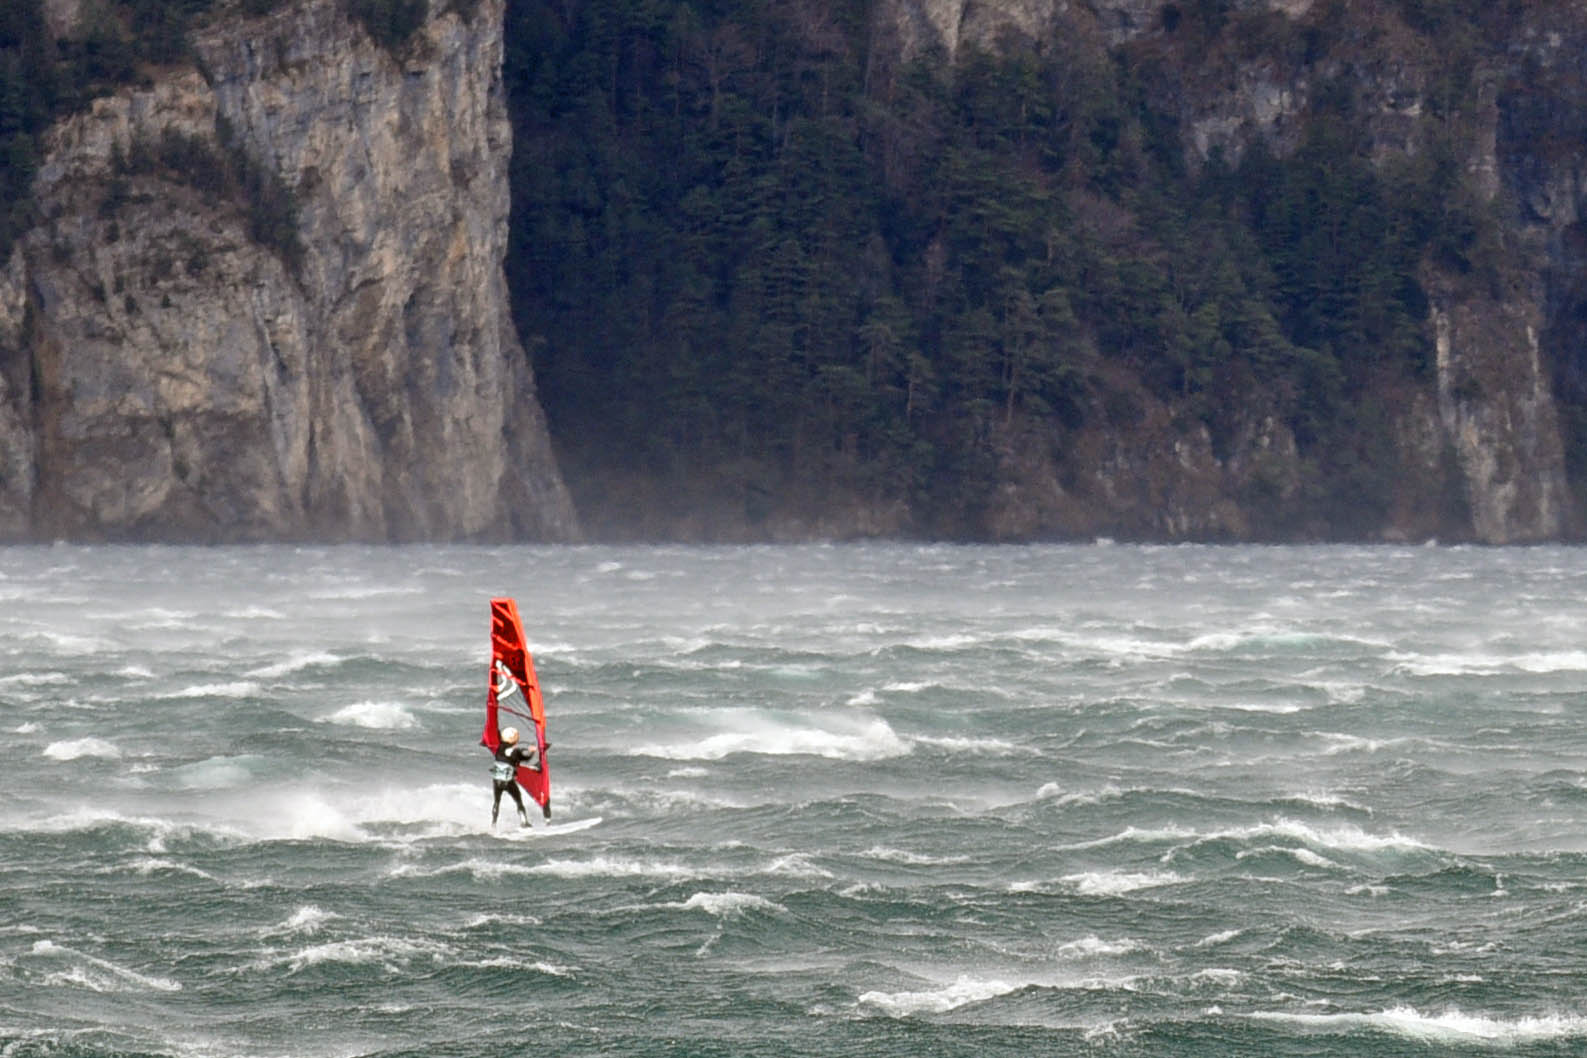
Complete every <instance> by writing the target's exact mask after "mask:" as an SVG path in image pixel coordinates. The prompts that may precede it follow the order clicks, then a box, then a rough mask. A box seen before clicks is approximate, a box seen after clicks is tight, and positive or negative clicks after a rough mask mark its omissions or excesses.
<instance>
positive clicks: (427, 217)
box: [0, 0, 578, 541]
mask: <svg viewBox="0 0 1587 1058" xmlns="http://www.w3.org/2000/svg"><path fill="white" fill-rule="evenodd" d="M434 7H435V10H434V11H433V12H432V15H431V18H430V19H429V21H428V22H427V23H425V24H424V25H423V26H422V27H421V28H420V30H419V32H418V33H417V34H416V35H415V37H414V38H413V39H412V40H411V41H410V42H409V44H408V45H407V46H406V47H405V48H404V49H402V50H401V51H400V52H398V53H397V54H392V53H388V52H387V51H385V50H383V49H382V48H380V47H378V46H376V45H375V44H374V43H373V42H372V41H371V40H370V39H369V38H368V36H367V35H366V34H365V33H364V32H363V30H362V29H361V28H360V27H359V26H357V25H356V24H355V23H352V22H350V21H349V20H348V19H347V18H346V16H345V15H344V14H343V10H342V5H341V4H340V3H338V2H337V0H300V2H298V3H292V4H288V5H286V6H284V7H283V8H282V9H280V10H279V11H277V12H275V13H273V14H271V15H269V16H267V17H265V18H262V19H254V20H246V19H243V18H241V17H240V16H239V15H237V14H236V13H235V12H231V13H228V12H224V11H223V12H221V13H219V14H218V15H217V17H216V18H215V19H214V20H213V21H212V22H211V23H210V24H209V25H208V26H207V27H206V28H203V29H202V30H200V31H198V32H197V33H196V39H195V42H194V43H195V46H196V51H197V54H198V57H199V67H200V69H201V70H202V74H201V73H200V70H198V69H177V70H169V71H165V73H164V75H163V76H160V77H157V78H155V79H154V81H153V83H152V86H150V87H147V88H143V89H139V90H131V91H125V92H122V93H120V94H118V95H116V96H113V97H109V98H104V99H100V100H98V101H96V102H95V103H94V105H93V106H92V108H91V109H90V110H89V111H88V112H87V113H84V114H81V115H78V116H75V117H73V118H71V119H69V120H67V121H65V122H62V123H61V124H59V125H58V126H57V127H56V128H55V129H53V130H52V133H51V136H50V139H49V141H48V143H47V144H46V148H47V157H46V163H45V165H44V166H43V167H42V169H41V171H40V173H39V176H38V179H37V182H36V185H35V192H36V196H37V199H38V203H39V214H40V216H41V217H42V218H43V220H42V222H41V223H40V224H39V225H38V226H37V227H36V228H35V229H34V230H32V231H30V232H28V233H27V234H26V235H25V236H24V238H23V239H22V240H20V243H19V245H18V246H17V248H16V251H15V252H14V253H13V255H12V258H11V260H10V261H9V262H7V264H6V267H5V270H4V272H3V273H0V443H3V444H4V449H3V451H4V459H3V460H0V537H3V538H7V539H26V538H55V537H66V538H82V539H97V538H112V539H119V538H132V539H136V538H144V537H158V538H163V539H171V538H177V539H192V540H205V541H220V540H250V539H283V538H307V537H313V538H320V539H356V540H377V541H379V540H421V539H422V540H440V539H474V538H492V539H500V538H532V539H544V540H565V539H570V538H572V537H574V536H576V535H577V531H578V530H577V523H576V520H575V517H574V514H573V510H572V506H571V503H570V501H569V499H568V496H567V493H566V490H565V488H564V487H563V484H562V481H561V477H560V474H559V472H558V470H557V467H556V464H555V461H554V458H553V456H552V454H551V449H550V443H549V438H548V436H547V432H546V426H545V421H544V416H543V414H542V412H541V410H540V408H539V405H538V402H537V400H536V398H535V392H534V384H533V379H532V377H531V374H530V370H529V367H528V363H527V360H526V358H525V356H524V354H523V351H522V349H521V348H520V346H519V343H518V339H517V337H516V335H515V333H514V331H513V328H512V325H511V319H510V315H509V312H508V306H507V296H506V288H505V280H504V277H503V273H502V259H503V255H504V252H505V247H506V239H507V209H508V196H507V187H506V178H505V177H506V165H507V161H508V152H509V150H510V131H509V126H508V124H507V119H506V113H505V106H504V98H503V93H502V86H501V58H502V39H501V22H502V14H503V12H502V0H480V2H479V3H478V4H477V5H473V11H472V14H471V17H469V18H467V19H464V18H462V17H460V16H459V15H458V14H457V13H455V12H453V11H451V10H450V9H443V5H439V4H437V5H434ZM288 196H290V199H289V198H288ZM289 201H290V202H295V209H291V208H288V207H287V205H285V203H288V202H289Z"/></svg>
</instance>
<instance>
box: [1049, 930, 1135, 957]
mask: <svg viewBox="0 0 1587 1058" xmlns="http://www.w3.org/2000/svg"><path fill="white" fill-rule="evenodd" d="M1140 950H1141V942H1140V941H1137V940H1131V939H1130V938H1128V937H1122V938H1120V939H1119V940H1103V939H1102V938H1101V937H1098V936H1096V935H1095V934H1093V935H1091V936H1089V937H1081V938H1080V939H1079V940H1072V941H1069V942H1068V943H1067V944H1060V945H1059V946H1058V954H1059V956H1061V957H1062V958H1065V959H1083V958H1089V957H1091V956H1096V955H1127V954H1128V953H1130V952H1132V951H1140Z"/></svg>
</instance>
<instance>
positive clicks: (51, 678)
mask: <svg viewBox="0 0 1587 1058" xmlns="http://www.w3.org/2000/svg"><path fill="white" fill-rule="evenodd" d="M70 682H71V677H70V676H68V675H66V673H64V672H18V673H15V674H13V675H10V676H0V687H59V686H60V685H61V684H63V683H70Z"/></svg>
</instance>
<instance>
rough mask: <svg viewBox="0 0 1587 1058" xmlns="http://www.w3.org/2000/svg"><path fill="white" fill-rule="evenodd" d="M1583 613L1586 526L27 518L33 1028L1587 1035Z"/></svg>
mask: <svg viewBox="0 0 1587 1058" xmlns="http://www.w3.org/2000/svg"><path fill="white" fill-rule="evenodd" d="M493 594H510V595H513V596H515V597H516V598H517V599H518V602H519V606H520V609H521V611H522V613H523V616H524V621H525V624H526V626H527V628H528V633H529V638H530V641H531V645H532V646H533V648H534V649H535V652H536V657H537V661H538V664H539V670H540V675H541V679H542V682H543V684H544V686H545V689H546V694H547V702H548V713H549V717H550V735H551V739H552V741H553V743H554V744H555V745H554V748H553V749H552V751H551V762H552V766H553V769H554V787H555V788H554V798H555V800H554V808H555V817H554V819H553V825H552V826H551V827H549V828H547V827H541V826H537V827H536V828H534V829H532V830H530V831H527V832H520V831H518V830H517V828H516V827H515V826H513V827H509V826H507V825H506V823H505V820H506V818H507V817H508V816H509V814H510V813H509V812H504V813H503V819H504V823H503V826H502V827H501V828H500V829H498V830H496V831H495V832H492V830H491V828H490V826H489V796H490V795H489V789H490V786H489V775H488V767H487V761H488V758H487V755H486V754H485V752H484V751H483V750H482V749H480V748H479V747H478V745H477V740H478V737H479V733H480V727H481V722H482V719H483V697H484V689H485V680H486V649H487V647H486V633H487V619H488V618H487V605H486V604H487V600H488V599H489V597H490V596H491V595H493ZM1584 629H1587V552H1583V551H1579V550H1573V549H1565V548H1559V549H1555V548H1538V549H1527V550H1476V549H1470V550H1468V549H1439V548H1375V549H1361V548H1316V549H1304V548H1193V547H1184V548H1140V547H1124V546H1105V545H1103V546H1088V547H1028V548H976V547H912V546H899V545H895V546H855V547H801V548H743V549H683V548H678V549H668V548H650V549H643V548H634V549H617V548H612V549H603V548H568V549H536V548H499V549H490V548H406V549H359V548H323V549H292V548H249V549H218V550H216V549H193V550H187V549H165V548H152V549H132V548H75V547H55V548H34V549H9V550H0V744H3V746H4V750H5V760H6V768H5V770H4V772H3V776H4V777H3V778H0V1055H5V1056H68V1055H70V1056H91V1055H94V1056H97V1055H217V1056H232V1055H238V1056H249V1058H256V1056H257V1058H263V1056H277V1055H291V1056H305V1058H320V1056H325V1058H331V1056H335V1058H343V1056H352V1055H387V1056H389V1055H414V1056H419V1055H498V1054H506V1053H513V1052H517V1051H519V1050H521V1049H523V1048H532V1049H533V1050H534V1052H535V1053H541V1054H555V1055H629V1054H632V1055H647V1056H648V1055H722V1056H737V1055H744V1056H755V1055H788V1056H796V1055H797V1056H800V1058H807V1056H827V1055H830V1056H860V1055H864V1056H875V1055H898V1056H909V1058H929V1056H938V1055H975V1056H982V1055H987V1056H995V1055H1011V1056H1018V1058H1028V1056H1033V1055H1099V1056H1100V1055H1108V1056H1142V1058H1145V1056H1160V1055H1166V1056H1186V1058H1189V1056H1195V1058H1220V1056H1234V1055H1250V1056H1264V1058H1267V1056H1296V1058H1299V1056H1336V1055H1338V1056H1344V1055H1352V1056H1354V1055H1360V1056H1369V1055H1370V1056H1382V1055H1449V1054H1460V1055H1465V1054H1490V1053H1493V1054H1505V1055H1567V1054H1579V1053H1581V1052H1582V1050H1583V1049H1584V1048H1587V987H1584V985H1583V982H1584V981H1587V972H1584V955H1587V778H1584V769H1587V734H1584V731H1583V718H1584V713H1587V692H1584V687H1583V684H1584V682H1587V642H1584Z"/></svg>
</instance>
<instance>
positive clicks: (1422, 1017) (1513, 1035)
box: [1250, 1006, 1587, 1044]
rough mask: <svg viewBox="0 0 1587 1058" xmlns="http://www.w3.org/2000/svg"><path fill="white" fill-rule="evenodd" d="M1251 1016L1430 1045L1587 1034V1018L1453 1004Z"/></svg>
mask: <svg viewBox="0 0 1587 1058" xmlns="http://www.w3.org/2000/svg"><path fill="white" fill-rule="evenodd" d="M1250 1017H1252V1018H1254V1019H1257V1020H1260V1021H1277V1022H1285V1023H1289V1024H1292V1025H1296V1026H1300V1027H1303V1028H1307V1029H1316V1030H1319V1031H1323V1032H1360V1031H1368V1032H1387V1033H1392V1034H1393V1035H1396V1036H1403V1037H1406V1038H1408V1039H1413V1040H1417V1041H1420V1042H1424V1043H1438V1044H1451V1043H1470V1042H1472V1041H1477V1040H1481V1041H1487V1042H1493V1043H1507V1044H1516V1043H1536V1042H1542V1041H1546V1040H1561V1039H1573V1038H1578V1037H1584V1036H1587V1017H1583V1016H1580V1015H1574V1014H1548V1015H1543V1016H1540V1017H1522V1018H1513V1019H1508V1020H1506V1019H1503V1018H1491V1017H1484V1016H1482V1015H1478V1014H1463V1013H1461V1012H1460V1011H1459V1010H1456V1009H1454V1008H1450V1009H1448V1010H1446V1011H1444V1012H1443V1013H1442V1014H1424V1013H1422V1012H1420V1011H1418V1010H1416V1009H1414V1008H1412V1007H1406V1006H1399V1007H1393V1008H1391V1009H1389V1010H1382V1011H1377V1012H1374V1013H1346V1014H1291V1013H1282V1012H1271V1013H1270V1012H1266V1011H1258V1012H1256V1013H1254V1014H1251V1015H1250Z"/></svg>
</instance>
